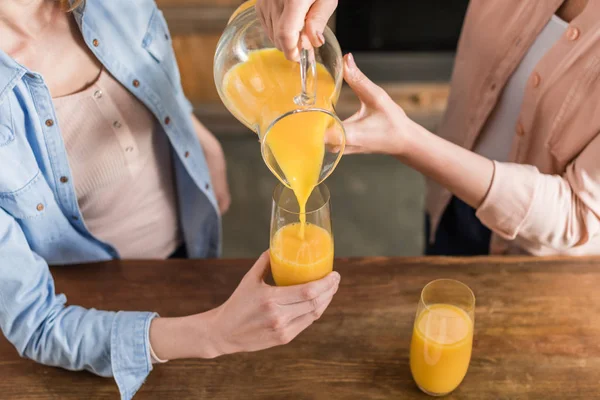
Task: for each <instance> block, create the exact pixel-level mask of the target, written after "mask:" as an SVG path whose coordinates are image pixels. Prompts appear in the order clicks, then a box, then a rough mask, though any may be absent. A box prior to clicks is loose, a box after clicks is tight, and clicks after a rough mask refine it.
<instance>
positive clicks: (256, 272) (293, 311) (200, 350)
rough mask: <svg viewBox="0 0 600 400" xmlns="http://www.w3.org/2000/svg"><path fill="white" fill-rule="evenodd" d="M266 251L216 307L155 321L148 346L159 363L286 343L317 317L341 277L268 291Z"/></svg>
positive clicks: (268, 265)
mask: <svg viewBox="0 0 600 400" xmlns="http://www.w3.org/2000/svg"><path fill="white" fill-rule="evenodd" d="M269 269H270V264H269V253H268V252H265V253H263V254H262V256H261V257H260V258H259V259H258V261H256V263H255V264H254V266H253V267H252V268H251V269H250V271H248V273H247V274H246V276H244V278H243V279H242V281H241V283H240V284H239V286H238V287H237V289H236V290H235V292H234V293H233V294H232V295H231V297H230V298H229V299H228V300H227V301H226V302H225V303H224V304H223V305H221V306H220V307H218V308H215V309H213V310H211V311H208V312H206V313H202V314H197V315H193V316H190V317H183V318H155V319H154V320H153V321H152V325H151V327H150V342H151V344H152V348H153V350H154V352H155V353H156V355H157V356H158V357H159V358H161V359H176V358H190V357H198V358H213V357H217V356H220V355H223V354H231V353H237V352H249V351H257V350H262V349H267V348H269V347H274V346H278V345H282V344H286V343H289V342H290V341H291V340H292V339H294V338H295V337H296V336H298V334H299V333H300V332H302V331H303V330H304V329H306V328H307V327H308V326H310V325H311V324H312V323H313V322H314V321H315V320H317V319H319V318H320V317H321V315H323V313H324V312H325V309H326V308H327V306H328V305H329V303H330V302H331V300H332V298H333V295H334V294H335V293H336V292H337V290H338V286H339V283H340V275H339V274H338V273H337V272H332V273H330V274H329V275H327V276H326V277H325V278H323V279H321V280H318V281H315V282H311V283H307V284H304V285H298V286H287V287H273V286H269V285H267V284H266V283H265V281H264V277H265V275H266V274H267V273H268V271H269Z"/></svg>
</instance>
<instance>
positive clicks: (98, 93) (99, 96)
mask: <svg viewBox="0 0 600 400" xmlns="http://www.w3.org/2000/svg"><path fill="white" fill-rule="evenodd" d="M94 97H95V98H97V99H101V98H102V90H100V89H98V90H96V91H95V92H94Z"/></svg>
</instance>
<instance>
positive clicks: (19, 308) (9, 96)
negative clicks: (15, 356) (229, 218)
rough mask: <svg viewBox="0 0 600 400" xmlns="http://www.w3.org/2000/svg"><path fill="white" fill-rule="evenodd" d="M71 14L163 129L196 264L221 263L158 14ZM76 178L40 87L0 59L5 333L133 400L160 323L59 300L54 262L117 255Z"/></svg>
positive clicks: (146, 4) (1, 311) (146, 9)
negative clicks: (95, 232) (87, 209)
mask: <svg viewBox="0 0 600 400" xmlns="http://www.w3.org/2000/svg"><path fill="white" fill-rule="evenodd" d="M74 17H75V19H76V20H77V23H78V25H79V27H80V29H81V32H82V34H83V37H84V39H85V42H86V43H87V45H88V46H89V48H90V49H91V51H92V52H93V53H94V54H95V55H96V57H97V58H98V59H99V60H100V61H101V62H102V64H103V65H104V67H105V68H106V69H107V70H108V71H109V72H110V73H111V74H112V75H113V76H114V77H115V78H116V79H117V80H118V81H119V82H120V83H121V84H122V85H123V86H125V87H126V88H127V89H128V90H129V91H131V93H133V94H134V95H135V96H136V97H137V98H138V99H139V100H140V101H141V102H142V103H143V104H145V105H146V107H148V109H149V110H150V111H151V112H152V113H153V114H154V116H155V117H156V118H157V119H158V120H159V121H161V124H162V127H163V131H164V133H165V134H166V135H167V136H168V138H169V140H170V143H171V147H172V150H173V153H174V157H173V160H174V161H173V163H174V169H175V176H176V184H177V190H178V199H179V214H180V221H181V222H180V224H181V229H182V232H183V236H184V239H185V243H186V245H187V250H188V253H189V255H190V257H195V258H198V257H216V256H218V255H219V252H220V235H221V232H220V230H221V228H220V218H219V216H218V211H217V203H216V200H215V197H214V194H213V192H212V188H211V183H210V175H209V171H208V168H207V165H206V161H205V158H204V153H203V150H202V147H201V145H200V143H199V141H198V138H197V136H196V133H195V131H194V127H193V124H192V119H191V111H192V110H191V107H190V104H189V102H188V101H187V99H186V98H185V96H184V94H183V91H182V88H181V83H180V78H179V71H178V68H177V63H176V60H175V57H174V53H173V49H172V44H171V37H170V34H169V32H168V28H167V25H166V22H165V19H164V17H163V15H162V13H161V12H160V11H159V10H158V9H157V7H156V5H155V3H154V1H153V0H136V1H116V0H110V1H107V0H87V1H86V3H85V6H82V7H80V8H78V9H77V10H75V11H74ZM167 117H169V119H170V121H169V123H168V124H166V123H165V121H166V118H167ZM71 176H72V175H71V171H70V170H69V163H68V160H67V153H66V151H65V147H64V144H63V140H62V136H61V133H60V121H57V120H56V113H55V111H54V107H53V104H52V98H51V96H50V92H49V91H48V87H47V86H46V84H45V83H44V78H43V77H42V76H40V75H39V74H37V73H35V72H34V71H29V70H28V69H27V68H25V67H23V66H22V65H19V64H18V63H17V62H16V61H15V60H13V59H12V58H10V57H8V56H7V55H6V54H5V53H3V52H2V51H0V327H1V328H2V332H3V333H4V335H5V336H6V338H7V339H8V340H9V341H10V342H11V343H13V345H14V346H15V347H16V349H17V351H18V352H19V353H20V354H21V355H22V356H24V357H28V358H30V359H33V360H36V361H38V362H40V363H43V364H47V365H53V366H60V367H63V368H66V369H71V370H81V369H86V370H88V371H91V372H93V373H96V374H98V375H101V376H106V377H109V376H114V378H115V380H116V382H117V385H118V387H119V390H120V392H121V396H122V398H124V399H129V398H131V397H132V396H133V395H134V394H135V392H136V391H137V390H138V389H139V388H140V386H141V385H142V383H143V382H144V380H145V378H146V376H147V375H148V373H149V372H150V370H151V369H152V365H151V360H150V355H149V338H148V332H149V325H150V321H151V319H152V318H153V317H154V316H155V315H156V314H154V313H152V312H122V311H121V312H111V311H98V310H94V309H89V310H88V309H84V308H82V307H78V306H68V307H66V306H65V303H66V297H65V296H64V295H62V294H55V290H54V282H53V279H52V276H51V275H50V272H49V269H48V264H69V263H84V262H92V261H101V260H109V259H115V258H119V254H118V253H117V251H116V250H115V248H114V247H112V246H111V245H110V244H109V243H103V242H101V241H99V240H98V239H97V238H95V237H94V236H92V235H91V234H90V232H89V231H88V230H87V229H86V226H85V224H84V221H83V218H82V215H81V212H80V210H79V208H78V204H77V196H76V193H75V190H74V187H73V185H72V183H71V182H72V179H71ZM65 177H66V178H68V179H64V178H65Z"/></svg>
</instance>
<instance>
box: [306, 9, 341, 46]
mask: <svg viewBox="0 0 600 400" xmlns="http://www.w3.org/2000/svg"><path fill="white" fill-rule="evenodd" d="M337 4H338V2H337V0H317V1H315V3H314V4H313V5H312V7H311V8H310V10H309V11H308V15H307V16H306V25H305V27H304V32H305V33H306V36H308V39H309V40H310V43H311V44H312V45H313V46H314V47H321V46H322V45H324V44H325V37H324V36H323V32H324V31H325V26H327V21H329V18H331V15H332V14H333V12H334V11H335V9H336V7H337Z"/></svg>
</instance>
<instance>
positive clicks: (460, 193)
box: [397, 119, 494, 208]
mask: <svg viewBox="0 0 600 400" xmlns="http://www.w3.org/2000/svg"><path fill="white" fill-rule="evenodd" d="M405 130H406V135H403V136H404V137H405V139H404V140H405V142H404V143H403V144H402V146H401V148H402V151H401V153H400V154H398V155H397V158H398V159H399V160H400V161H402V162H403V163H404V164H407V165H409V166H411V167H412V168H414V169H416V170H417V171H419V172H421V173H422V174H423V175H425V176H427V177H429V178H430V179H433V180H434V181H436V182H437V183H439V184H441V185H443V186H445V187H446V188H447V189H448V190H450V191H451V192H452V193H453V194H454V195H455V196H457V197H459V198H460V199H462V200H463V201H464V202H465V203H467V204H469V205H470V206H472V207H474V208H477V207H479V205H480V204H481V203H482V202H483V200H484V199H485V196H486V194H487V193H488V191H489V188H490V185H491V183H492V178H493V176H494V163H493V162H492V161H491V160H489V159H487V158H485V157H482V156H480V155H479V154H476V153H474V152H472V151H469V150H467V149H465V148H463V147H460V146H457V145H455V144H454V143H451V142H449V141H447V140H445V139H442V138H440V137H439V136H437V135H434V134H433V133H431V132H429V131H428V130H427V129H425V128H423V127H421V126H420V125H418V124H416V123H414V122H413V121H410V120H408V119H407V121H406V127H405Z"/></svg>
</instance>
